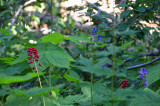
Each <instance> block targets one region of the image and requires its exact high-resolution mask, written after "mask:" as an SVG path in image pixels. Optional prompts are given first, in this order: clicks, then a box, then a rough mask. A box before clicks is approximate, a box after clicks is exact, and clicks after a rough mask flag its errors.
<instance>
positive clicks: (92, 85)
mask: <svg viewBox="0 0 160 106" xmlns="http://www.w3.org/2000/svg"><path fill="white" fill-rule="evenodd" d="M92 91H93V73H91V106H93V92H92Z"/></svg>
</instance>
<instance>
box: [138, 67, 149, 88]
mask: <svg viewBox="0 0 160 106" xmlns="http://www.w3.org/2000/svg"><path fill="white" fill-rule="evenodd" d="M139 75H140V79H141V80H144V76H147V75H148V71H147V69H145V68H141V70H140V72H139ZM143 86H144V87H147V78H145V81H144V83H143Z"/></svg>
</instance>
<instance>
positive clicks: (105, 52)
mask: <svg viewBox="0 0 160 106" xmlns="http://www.w3.org/2000/svg"><path fill="white" fill-rule="evenodd" d="M111 54H112V53H111V52H107V51H99V52H97V53H95V55H98V56H108V55H111Z"/></svg>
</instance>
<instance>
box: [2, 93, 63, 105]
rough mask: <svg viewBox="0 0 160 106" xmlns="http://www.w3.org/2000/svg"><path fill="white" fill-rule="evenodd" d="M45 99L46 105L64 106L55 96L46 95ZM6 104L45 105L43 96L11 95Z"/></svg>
mask: <svg viewBox="0 0 160 106" xmlns="http://www.w3.org/2000/svg"><path fill="white" fill-rule="evenodd" d="M17 98H18V99H17ZM44 99H45V105H46V106H62V105H61V104H60V103H58V102H57V100H56V99H55V98H54V97H53V96H44ZM5 106H44V103H43V98H42V96H36V97H27V96H25V95H9V96H8V97H7V99H6V104H5Z"/></svg>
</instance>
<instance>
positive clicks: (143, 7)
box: [136, 5, 146, 12]
mask: <svg viewBox="0 0 160 106" xmlns="http://www.w3.org/2000/svg"><path fill="white" fill-rule="evenodd" d="M136 11H138V12H145V11H146V7H145V6H144V5H142V6H140V7H138V8H136Z"/></svg>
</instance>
